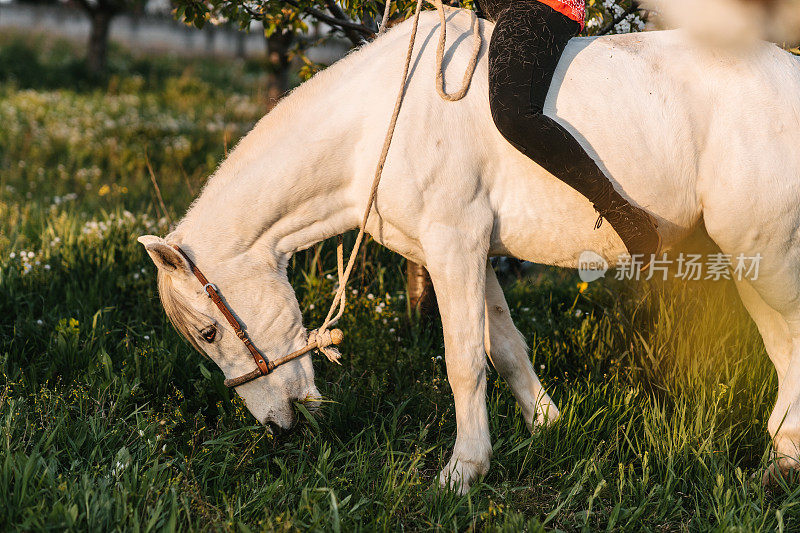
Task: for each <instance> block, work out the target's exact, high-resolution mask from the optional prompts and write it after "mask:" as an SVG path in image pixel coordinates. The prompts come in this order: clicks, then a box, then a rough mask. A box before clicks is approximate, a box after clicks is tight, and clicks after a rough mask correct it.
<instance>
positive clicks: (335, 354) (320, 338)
mask: <svg viewBox="0 0 800 533" xmlns="http://www.w3.org/2000/svg"><path fill="white" fill-rule="evenodd" d="M425 1H426V0H417V7H416V10H415V11H414V25H413V26H412V27H411V38H410V40H409V43H408V52H407V53H406V60H405V64H404V66H403V75H402V76H401V80H400V81H401V83H400V90H399V91H398V93H397V100H396V101H395V104H394V112H393V113H392V119H391V121H390V122H389V128H388V130H387V132H386V138H385V139H384V141H383V149H382V151H381V157H380V160H379V161H378V166H377V168H376V169H375V177H374V178H373V180H372V187H371V188H370V191H369V200H368V201H367V207H366V209H365V210H364V215H363V217H362V218H361V225H360V226H359V229H358V235H357V236H356V242H355V244H353V250H352V251H351V252H350V258H349V260H348V261H347V267H346V268H344V269H343V265H344V244H343V241H342V237H341V235H340V236H339V242H338V244H337V246H336V263H337V270H338V274H339V287H338V289H337V290H336V294H335V295H334V297H333V301H332V302H331V307H330V309H329V310H328V315H327V316H326V317H325V320H324V321H323V322H322V325H321V326H320V327H319V328H318V329H316V330H314V331H312V332H311V333H310V334H309V336H308V344H309V345H311V344H316V345H317V349H318V350H319V351H320V352H322V353H323V354H324V355H325V357H327V358H328V360H330V361H332V362H335V363H339V358H340V357H341V354H340V353H339V351H338V350H337V349H336V348H334V347H333V346H331V342H329V341H330V340H331V336H330V332H329V331H328V328H329V327H331V326H333V325H335V324H336V323H337V322H338V321H339V319H340V318H342V315H343V314H344V311H345V306H346V297H345V291H346V289H347V282H348V280H349V279H350V274H351V273H352V271H353V265H354V264H355V262H356V257H357V256H358V250H359V248H360V247H361V243H362V242H363V240H364V234H365V233H366V227H367V220H368V219H369V214H370V212H371V211H372V206H373V205H374V204H375V197H376V196H377V193H378V185H379V184H380V181H381V176H382V175H383V167H384V165H385V164H386V157H387V156H388V155H389V148H390V147H391V145H392V139H393V137H394V130H395V127H396V126H397V119H398V117H399V116H400V109H401V108H402V106H403V100H404V98H405V95H406V82H407V81H408V71H409V68H410V66H411V58H412V57H413V55H414V44H415V42H416V38H417V29H418V27H419V16H420V13H421V12H422V4H424V3H425ZM433 3H434V4H435V5H436V9H437V10H438V11H439V21H440V28H439V46H438V47H437V49H436V90H437V92H438V93H439V96H441V97H442V98H443V99H444V100H447V101H449V102H457V101H459V100H461V99H462V98H464V96H466V94H467V91H468V90H469V85H470V82H471V81H472V76H473V75H474V73H475V68H476V67H477V65H478V55H479V54H480V51H481V46H482V39H481V32H480V23H479V21H478V17H477V16H476V15H474V14H473V15H472V30H473V36H474V41H475V42H474V44H473V47H472V57H471V59H470V62H469V64H468V65H467V70H466V72H465V73H464V79H463V81H462V86H461V89H460V90H459V91H457V92H455V93H453V94H448V93H447V91H446V90H445V87H444V68H443V62H444V48H445V45H446V41H447V20H446V18H445V10H444V5H442V0H433ZM390 11H391V0H386V8H385V10H384V12H383V22H382V23H381V27H380V30H379V32H378V34H379V35H380V34H382V33H383V32H384V31H385V30H386V28H387V23H388V22H389V13H390ZM337 307H338V311H336V309H337ZM334 313H336V314H335V315H334ZM340 364H341V363H340Z"/></svg>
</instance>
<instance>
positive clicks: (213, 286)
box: [203, 283, 219, 298]
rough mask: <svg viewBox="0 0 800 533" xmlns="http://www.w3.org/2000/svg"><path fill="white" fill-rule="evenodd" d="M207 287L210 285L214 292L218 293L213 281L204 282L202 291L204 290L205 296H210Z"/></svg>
mask: <svg viewBox="0 0 800 533" xmlns="http://www.w3.org/2000/svg"><path fill="white" fill-rule="evenodd" d="M209 287H211V288H212V289H214V292H216V293H217V294H219V289H218V288H217V286H216V285H214V284H213V283H206V284H205V285H203V292H204V293H206V296H208V297H209V298H211V294H210V293H209V292H208V288H209Z"/></svg>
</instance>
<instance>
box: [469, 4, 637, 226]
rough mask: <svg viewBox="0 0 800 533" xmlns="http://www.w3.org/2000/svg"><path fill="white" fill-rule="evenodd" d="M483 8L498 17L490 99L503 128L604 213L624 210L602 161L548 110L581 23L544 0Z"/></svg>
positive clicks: (491, 50)
mask: <svg viewBox="0 0 800 533" xmlns="http://www.w3.org/2000/svg"><path fill="white" fill-rule="evenodd" d="M480 7H481V8H482V10H483V13H484V14H485V15H486V16H487V17H488V18H490V19H492V20H495V21H496V25H495V29H494V34H493V35H492V41H491V44H490V45H489V102H490V105H491V110H492V117H493V118H494V122H495V124H496V125H497V128H498V129H499V130H500V133H501V134H502V135H503V137H505V138H506V139H507V140H508V142H510V143H511V144H512V145H514V146H515V147H516V148H517V149H518V150H519V151H521V152H522V153H523V154H525V155H527V156H528V157H529V158H531V159H533V160H534V161H536V162H537V163H538V164H539V165H541V166H542V167H543V168H545V169H546V170H547V171H549V172H550V173H551V174H553V175H554V176H556V177H558V178H559V179H561V180H562V181H564V182H565V183H567V184H568V185H570V186H571V187H572V188H574V189H576V190H577V191H578V192H580V193H581V194H583V195H584V196H586V197H587V198H588V199H589V200H590V201H591V202H592V203H593V204H594V206H595V208H596V209H597V210H598V211H599V212H600V213H601V214H604V213H607V212H609V211H611V210H614V209H618V207H619V205H620V202H624V200H623V199H622V198H621V197H620V196H619V194H617V193H616V191H615V190H614V187H613V185H612V184H611V182H610V181H609V180H608V178H607V177H606V176H605V174H604V173H603V171H602V170H601V169H600V168H599V167H598V166H597V163H596V162H595V161H594V160H593V159H592V158H591V156H589V154H588V153H586V150H584V149H583V147H582V146H581V145H580V144H579V143H578V141H577V140H576V139H575V138H574V137H573V136H572V135H571V134H570V133H569V132H568V131H567V130H566V129H565V128H564V127H562V126H561V125H560V124H558V123H557V122H556V121H555V120H553V119H552V118H550V117H548V116H546V115H545V114H544V104H545V100H546V99H547V94H548V92H549V90H550V85H551V83H552V81H553V74H554V73H555V70H556V67H557V66H558V62H559V60H560V59H561V55H562V53H563V52H564V49H565V48H566V46H567V43H568V42H569V40H570V39H572V38H573V37H575V36H576V35H578V34H579V33H580V29H581V26H580V24H578V23H577V22H575V21H573V20H571V19H569V18H568V17H566V16H565V15H563V14H561V13H559V12H558V11H556V10H554V9H553V8H551V7H549V6H547V5H545V4H543V3H541V2H539V1H538V0H481V2H480ZM588 104H589V103H588V102H587V105H588ZM626 203H627V202H626Z"/></svg>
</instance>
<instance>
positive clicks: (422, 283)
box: [406, 261, 436, 316]
mask: <svg viewBox="0 0 800 533" xmlns="http://www.w3.org/2000/svg"><path fill="white" fill-rule="evenodd" d="M406 282H407V284H408V303H409V304H410V305H411V310H412V311H417V310H419V312H420V314H422V315H424V316H429V315H432V314H434V313H435V312H436V293H435V292H434V290H433V283H431V276H430V274H428V271H427V270H425V267H424V266H422V265H418V264H417V263H412V262H411V261H408V262H407V263H406Z"/></svg>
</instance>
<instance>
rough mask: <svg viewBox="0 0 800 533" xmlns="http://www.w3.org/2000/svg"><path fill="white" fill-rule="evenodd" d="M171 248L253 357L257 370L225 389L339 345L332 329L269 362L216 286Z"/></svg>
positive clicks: (337, 333) (230, 381) (230, 382)
mask: <svg viewBox="0 0 800 533" xmlns="http://www.w3.org/2000/svg"><path fill="white" fill-rule="evenodd" d="M172 247H173V248H175V250H177V252H178V253H179V254H181V256H183V258H184V259H185V260H186V262H187V263H188V264H189V268H190V269H191V271H192V274H194V277H195V278H197V280H198V281H199V282H200V283H201V284H202V285H203V292H205V293H206V296H208V297H209V298H211V301H212V302H214V305H216V306H217V309H219V311H220V313H222V316H224V317H225V320H227V321H228V324H230V326H231V328H233V331H234V333H236V336H237V337H239V339H240V340H241V341H242V343H243V344H244V345H245V347H246V348H247V351H248V352H250V355H252V356H253V361H255V363H256V367H257V368H256V369H255V370H253V371H252V372H249V373H247V374H245V375H243V376H239V377H238V378H232V379H226V380H225V386H226V387H231V388H233V387H238V386H239V385H244V384H245V383H248V382H250V381H253V380H254V379H258V378H260V377H261V376H266V375H267V374H269V373H270V372H272V371H273V370H275V368H277V367H278V366H280V365H282V364H285V363H288V362H289V361H291V360H293V359H297V358H298V357H300V356H301V355H304V354H306V353H308V352H310V351H311V350H315V349H317V348H321V347H325V346H330V345H331V344H339V343H340V342H342V339H343V338H344V335H343V334H342V332H341V331H340V330H338V329H334V330H331V331H329V332H326V333H327V334H326V335H323V337H324V338H320V335H312V336H311V337H310V338H313V339H314V342H312V343H309V344H308V345H307V346H305V347H304V348H301V349H300V350H297V351H296V352H292V353H290V354H289V355H286V356H284V357H281V358H279V359H277V360H276V361H274V362H273V361H270V360H269V359H267V358H266V357H264V356H263V355H262V354H261V352H259V351H258V348H256V347H255V346H254V345H253V342H252V341H251V340H250V337H249V336H248V335H247V332H246V331H245V330H244V328H243V327H242V324H241V323H240V322H239V320H238V319H237V318H236V316H235V315H234V314H233V311H232V310H231V308H230V307H228V304H226V303H225V301H224V300H223V299H222V297H221V296H220V294H219V289H218V288H217V286H216V285H214V284H213V283H211V282H209V281H208V278H206V277H205V276H204V275H203V273H202V272H201V271H200V269H199V268H197V265H195V264H194V261H192V260H191V259H190V258H189V256H188V255H186V252H184V251H183V250H181V248H180V246H178V245H176V244H173V245H172Z"/></svg>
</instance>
